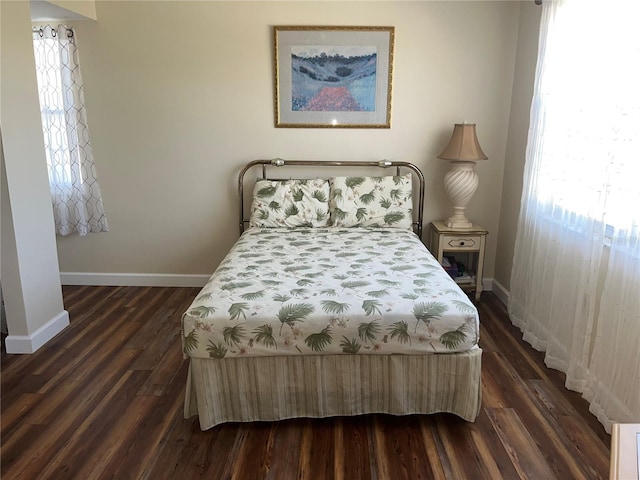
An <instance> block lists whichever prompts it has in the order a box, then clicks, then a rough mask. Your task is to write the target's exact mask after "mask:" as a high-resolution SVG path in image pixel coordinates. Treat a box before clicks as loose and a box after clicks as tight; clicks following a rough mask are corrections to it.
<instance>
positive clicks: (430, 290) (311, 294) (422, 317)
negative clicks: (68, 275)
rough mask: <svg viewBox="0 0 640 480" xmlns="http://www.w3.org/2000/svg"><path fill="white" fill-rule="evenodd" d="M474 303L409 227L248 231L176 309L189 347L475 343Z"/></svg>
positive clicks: (281, 350)
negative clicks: (199, 288) (192, 297)
mask: <svg viewBox="0 0 640 480" xmlns="http://www.w3.org/2000/svg"><path fill="white" fill-rule="evenodd" d="M478 336H479V321H478V312H477V310H476V308H475V306H474V305H473V303H472V302H471V301H470V300H469V298H468V297H467V295H466V294H465V293H464V292H463V291H462V290H461V289H460V288H459V287H458V286H457V285H456V283H455V282H454V281H453V280H452V279H451V278H450V277H449V275H448V274H447V273H446V272H445V271H444V270H443V269H442V267H441V266H440V265H439V264H438V262H437V260H436V259H435V258H434V257H433V255H431V253H430V252H429V251H428V250H427V249H426V248H425V247H424V245H423V244H422V242H421V241H420V240H419V238H418V237H417V235H415V234H414V233H413V232H411V231H409V230H400V229H391V228H296V229H280V228H270V229H259V228H251V229H249V230H247V231H246V232H244V233H243V234H242V236H241V237H240V239H239V240H238V241H237V242H236V244H235V245H234V247H233V248H232V249H231V251H230V252H229V254H228V255H227V256H226V257H225V259H224V260H223V261H222V263H221V264H220V266H219V267H218V269H217V270H216V271H215V272H214V274H213V275H212V276H211V278H210V279H209V281H208V283H207V284H206V285H205V287H204V288H203V289H202V291H201V292H200V294H199V295H198V296H197V297H196V298H195V300H194V301H193V303H192V304H191V306H190V307H189V308H188V309H187V311H186V312H185V313H184V315H183V316H182V346H183V352H184V354H185V356H189V357H195V358H232V357H244V356H288V355H323V354H352V355H362V354H384V355H389V354H420V355H421V354H425V353H452V352H464V351H468V350H470V349H474V348H477V343H478Z"/></svg>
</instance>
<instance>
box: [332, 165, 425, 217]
mask: <svg viewBox="0 0 640 480" xmlns="http://www.w3.org/2000/svg"><path fill="white" fill-rule="evenodd" d="M329 182H330V184H331V195H330V198H329V210H330V212H331V222H332V224H333V225H334V226H336V227H392V228H402V229H409V228H411V224H412V222H413V201H412V199H411V189H412V183H411V174H407V175H402V176H393V177H392V176H388V177H335V178H332V179H330V180H329Z"/></svg>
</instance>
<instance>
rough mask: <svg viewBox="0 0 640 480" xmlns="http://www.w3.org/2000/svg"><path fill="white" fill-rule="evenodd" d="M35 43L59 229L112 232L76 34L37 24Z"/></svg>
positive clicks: (64, 230) (49, 167)
mask: <svg viewBox="0 0 640 480" xmlns="http://www.w3.org/2000/svg"><path fill="white" fill-rule="evenodd" d="M33 47H34V54H35V61H36V75H37V80H38V96H39V100H40V113H41V116H42V131H43V134H44V143H45V153H46V157H47V167H48V171H49V186H50V189H51V198H52V203H53V210H54V220H55V224H56V232H57V233H58V234H60V235H67V234H70V233H79V234H80V235H86V234H87V233H89V232H104V231H107V230H108V224H107V219H106V216H105V214H104V208H103V205H102V196H101V193H100V186H99V184H98V180H97V175H96V169H95V165H94V161H93V153H92V149H91V143H90V141H89V128H88V125H87V115H86V111H85V106H84V94H83V89H82V77H81V75H80V65H79V60H78V51H77V48H76V42H75V33H74V31H73V29H71V28H67V27H66V26H64V25H59V26H58V27H51V26H48V25H47V26H41V27H36V28H34V30H33Z"/></svg>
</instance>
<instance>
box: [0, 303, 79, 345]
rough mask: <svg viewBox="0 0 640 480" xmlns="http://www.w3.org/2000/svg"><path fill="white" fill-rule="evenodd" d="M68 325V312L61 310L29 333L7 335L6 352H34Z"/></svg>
mask: <svg viewBox="0 0 640 480" xmlns="http://www.w3.org/2000/svg"><path fill="white" fill-rule="evenodd" d="M68 325H69V312H67V311H66V310H63V311H62V312H60V313H59V314H58V315H56V316H55V317H53V318H52V319H51V320H49V321H48V322H47V323H45V324H44V325H43V326H41V327H40V328H39V329H37V330H36V331H35V332H33V333H32V334H31V335H8V336H7V338H6V339H5V347H6V349H7V353H12V354H13V353H34V352H35V351H36V350H38V349H39V348H40V347H41V346H43V345H44V344H45V343H47V342H48V341H49V340H51V339H52V338H53V337H55V336H56V335H57V334H58V333H60V332H61V331H62V330H64V329H65V328H66V327H67V326H68Z"/></svg>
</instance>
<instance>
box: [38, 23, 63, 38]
mask: <svg viewBox="0 0 640 480" xmlns="http://www.w3.org/2000/svg"><path fill="white" fill-rule="evenodd" d="M46 27H49V28H50V29H51V36H52V37H55V36H56V35H57V34H58V31H57V28H53V27H52V26H51V25H46V26H45V27H39V28H32V29H31V33H37V34H38V35H40V36H41V37H44V29H45V28H46ZM64 28H65V30H66V31H67V38H71V37H73V29H72V28H69V27H64Z"/></svg>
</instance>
